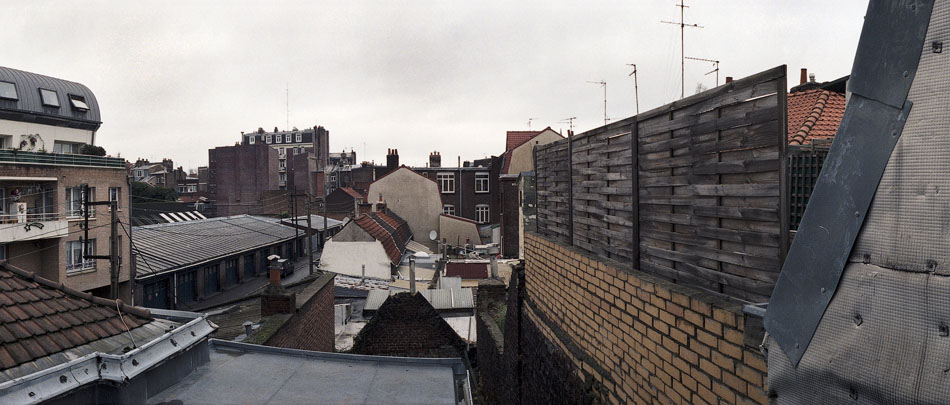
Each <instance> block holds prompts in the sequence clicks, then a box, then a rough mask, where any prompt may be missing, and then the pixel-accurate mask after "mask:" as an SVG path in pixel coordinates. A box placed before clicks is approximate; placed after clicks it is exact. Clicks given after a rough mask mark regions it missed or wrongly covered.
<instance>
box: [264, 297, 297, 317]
mask: <svg viewBox="0 0 950 405" xmlns="http://www.w3.org/2000/svg"><path fill="white" fill-rule="evenodd" d="M296 310H297V296H296V295H295V294H294V293H288V292H285V291H284V292H282V293H278V292H269V291H264V294H261V316H270V315H274V314H293V313H294V312H295V311H296Z"/></svg>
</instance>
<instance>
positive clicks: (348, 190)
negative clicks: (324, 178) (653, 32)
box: [340, 187, 363, 198]
mask: <svg viewBox="0 0 950 405" xmlns="http://www.w3.org/2000/svg"><path fill="white" fill-rule="evenodd" d="M340 190H343V192H345V193H347V194H349V195H350V197H353V198H363V195H362V194H360V193H359V192H358V191H356V190H354V189H352V188H349V187H340Z"/></svg>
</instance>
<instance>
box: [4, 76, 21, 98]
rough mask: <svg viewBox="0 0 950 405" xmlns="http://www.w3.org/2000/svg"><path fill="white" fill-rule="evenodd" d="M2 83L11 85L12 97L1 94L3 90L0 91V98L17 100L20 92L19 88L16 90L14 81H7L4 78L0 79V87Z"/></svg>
mask: <svg viewBox="0 0 950 405" xmlns="http://www.w3.org/2000/svg"><path fill="white" fill-rule="evenodd" d="M2 84H9V85H10V86H12V87H13V97H7V96H4V95H3V92H0V100H13V101H19V100H20V92H19V90H17V88H16V83H14V82H8V81H6V80H0V87H2Z"/></svg>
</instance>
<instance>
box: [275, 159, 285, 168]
mask: <svg viewBox="0 0 950 405" xmlns="http://www.w3.org/2000/svg"><path fill="white" fill-rule="evenodd" d="M277 167H279V168H280V170H286V169H287V161H286V160H283V159H281V160H279V161H277Z"/></svg>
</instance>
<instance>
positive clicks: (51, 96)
mask: <svg viewBox="0 0 950 405" xmlns="http://www.w3.org/2000/svg"><path fill="white" fill-rule="evenodd" d="M40 98H42V99H43V105H45V106H47V107H56V108H59V97H58V96H57V95H56V92H55V91H53V90H46V89H40Z"/></svg>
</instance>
